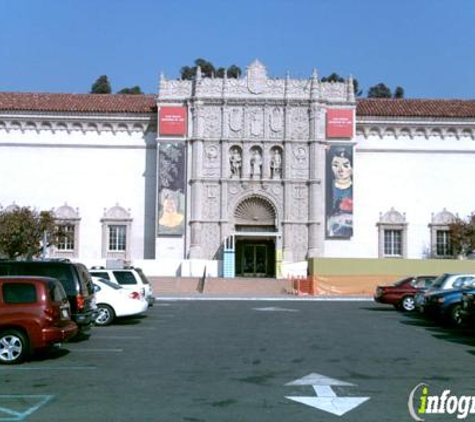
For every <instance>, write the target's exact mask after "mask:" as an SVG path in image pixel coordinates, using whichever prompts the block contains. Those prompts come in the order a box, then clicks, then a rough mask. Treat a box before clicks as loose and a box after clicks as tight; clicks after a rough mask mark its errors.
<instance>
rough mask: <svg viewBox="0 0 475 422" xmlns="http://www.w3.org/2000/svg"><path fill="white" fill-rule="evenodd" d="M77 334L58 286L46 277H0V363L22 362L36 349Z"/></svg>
mask: <svg viewBox="0 0 475 422" xmlns="http://www.w3.org/2000/svg"><path fill="white" fill-rule="evenodd" d="M77 331H78V327H77V325H76V324H75V323H74V322H73V321H72V320H71V311H70V305H69V301H68V298H67V296H66V292H65V291H64V288H63V286H62V285H61V283H60V282H59V281H58V280H56V279H54V278H46V277H0V363H5V364H13V363H20V362H23V361H24V360H25V359H27V358H28V356H30V354H31V353H32V352H34V351H35V350H37V349H44V348H48V347H50V346H53V345H55V344H57V343H60V342H63V341H66V340H68V339H69V338H71V337H73V336H74V335H75V334H76V333H77Z"/></svg>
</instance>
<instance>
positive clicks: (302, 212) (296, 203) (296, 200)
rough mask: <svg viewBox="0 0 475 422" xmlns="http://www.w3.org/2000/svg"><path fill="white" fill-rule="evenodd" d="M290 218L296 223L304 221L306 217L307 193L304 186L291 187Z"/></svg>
mask: <svg viewBox="0 0 475 422" xmlns="http://www.w3.org/2000/svg"><path fill="white" fill-rule="evenodd" d="M291 217H292V219H295V220H297V221H305V220H306V219H307V217H308V191H307V188H306V186H305V185H300V184H299V185H294V186H293V192H292V206H291Z"/></svg>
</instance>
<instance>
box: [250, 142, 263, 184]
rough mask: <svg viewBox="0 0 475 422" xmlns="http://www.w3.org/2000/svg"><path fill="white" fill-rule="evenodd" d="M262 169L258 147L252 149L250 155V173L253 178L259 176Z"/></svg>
mask: <svg viewBox="0 0 475 422" xmlns="http://www.w3.org/2000/svg"><path fill="white" fill-rule="evenodd" d="M261 170H262V156H261V153H260V152H259V150H258V149H255V150H254V154H253V155H252V157H251V175H252V177H253V178H259V177H261Z"/></svg>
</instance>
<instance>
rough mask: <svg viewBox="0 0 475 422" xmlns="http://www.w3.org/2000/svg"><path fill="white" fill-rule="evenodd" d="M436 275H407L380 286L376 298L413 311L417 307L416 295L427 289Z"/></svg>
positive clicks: (380, 301)
mask: <svg viewBox="0 0 475 422" xmlns="http://www.w3.org/2000/svg"><path fill="white" fill-rule="evenodd" d="M435 279H436V276H432V275H420V276H413V277H406V278H403V279H402V280H398V281H396V282H395V283H393V284H392V285H390V286H378V287H377V288H376V292H375V294H374V300H375V301H376V302H378V303H386V304H389V305H393V306H394V307H395V308H396V309H400V310H403V311H406V312H411V311H413V310H414V309H415V304H414V296H415V295H416V293H418V292H421V291H425V290H427V289H428V288H429V287H430V286H431V285H432V282H433V281H434V280H435Z"/></svg>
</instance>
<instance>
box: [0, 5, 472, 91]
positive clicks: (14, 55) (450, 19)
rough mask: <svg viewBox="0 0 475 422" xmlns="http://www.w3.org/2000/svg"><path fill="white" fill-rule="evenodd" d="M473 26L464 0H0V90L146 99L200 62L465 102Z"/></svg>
mask: <svg viewBox="0 0 475 422" xmlns="http://www.w3.org/2000/svg"><path fill="white" fill-rule="evenodd" d="M474 20H475V1H473V0H450V1H449V0H234V1H226V0H219V1H218V0H199V1H191V0H165V1H164V0H135V1H130V0H111V1H106V0H0V91H18V92H67V93H87V92H88V91H89V90H90V88H91V85H92V83H93V82H94V81H95V80H96V79H97V78H98V77H99V76H100V75H104V74H105V75H108V77H109V80H110V82H111V85H112V89H113V91H114V92H115V91H118V90H119V89H121V88H124V87H131V86H134V85H139V86H140V87H141V88H142V90H143V91H144V92H146V93H156V92H157V85H158V76H159V74H160V72H162V71H163V72H164V73H165V75H166V76H167V77H169V78H177V77H178V76H179V69H180V68H181V67H182V66H184V65H192V64H193V61H194V60H195V59H196V58H199V57H201V58H204V59H207V60H209V61H211V62H212V63H213V64H215V65H216V66H217V67H219V66H224V67H227V66H229V65H231V64H236V65H238V66H240V67H241V68H242V69H243V70H245V68H246V67H247V66H248V65H249V64H250V63H251V62H252V61H253V60H254V59H256V58H258V59H259V60H260V61H261V62H262V63H264V65H265V66H266V67H267V69H268V74H269V76H271V77H284V76H285V75H286V73H287V72H289V73H290V75H291V76H292V77H298V78H306V77H309V76H310V75H311V73H312V70H313V68H316V69H317V71H318V74H319V76H327V75H329V74H330V73H332V72H337V73H339V74H340V75H342V76H344V77H348V76H349V75H350V74H351V75H353V76H354V77H355V78H356V79H358V81H359V83H360V86H361V88H363V89H364V91H365V92H364V96H366V91H367V89H368V88H369V87H370V86H372V85H376V84H377V83H379V82H384V83H386V84H387V85H388V86H389V87H390V88H391V89H394V88H395V87H396V86H398V85H400V86H402V87H403V88H404V89H405V94H406V98H475V83H474V82H475V25H474Z"/></svg>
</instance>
